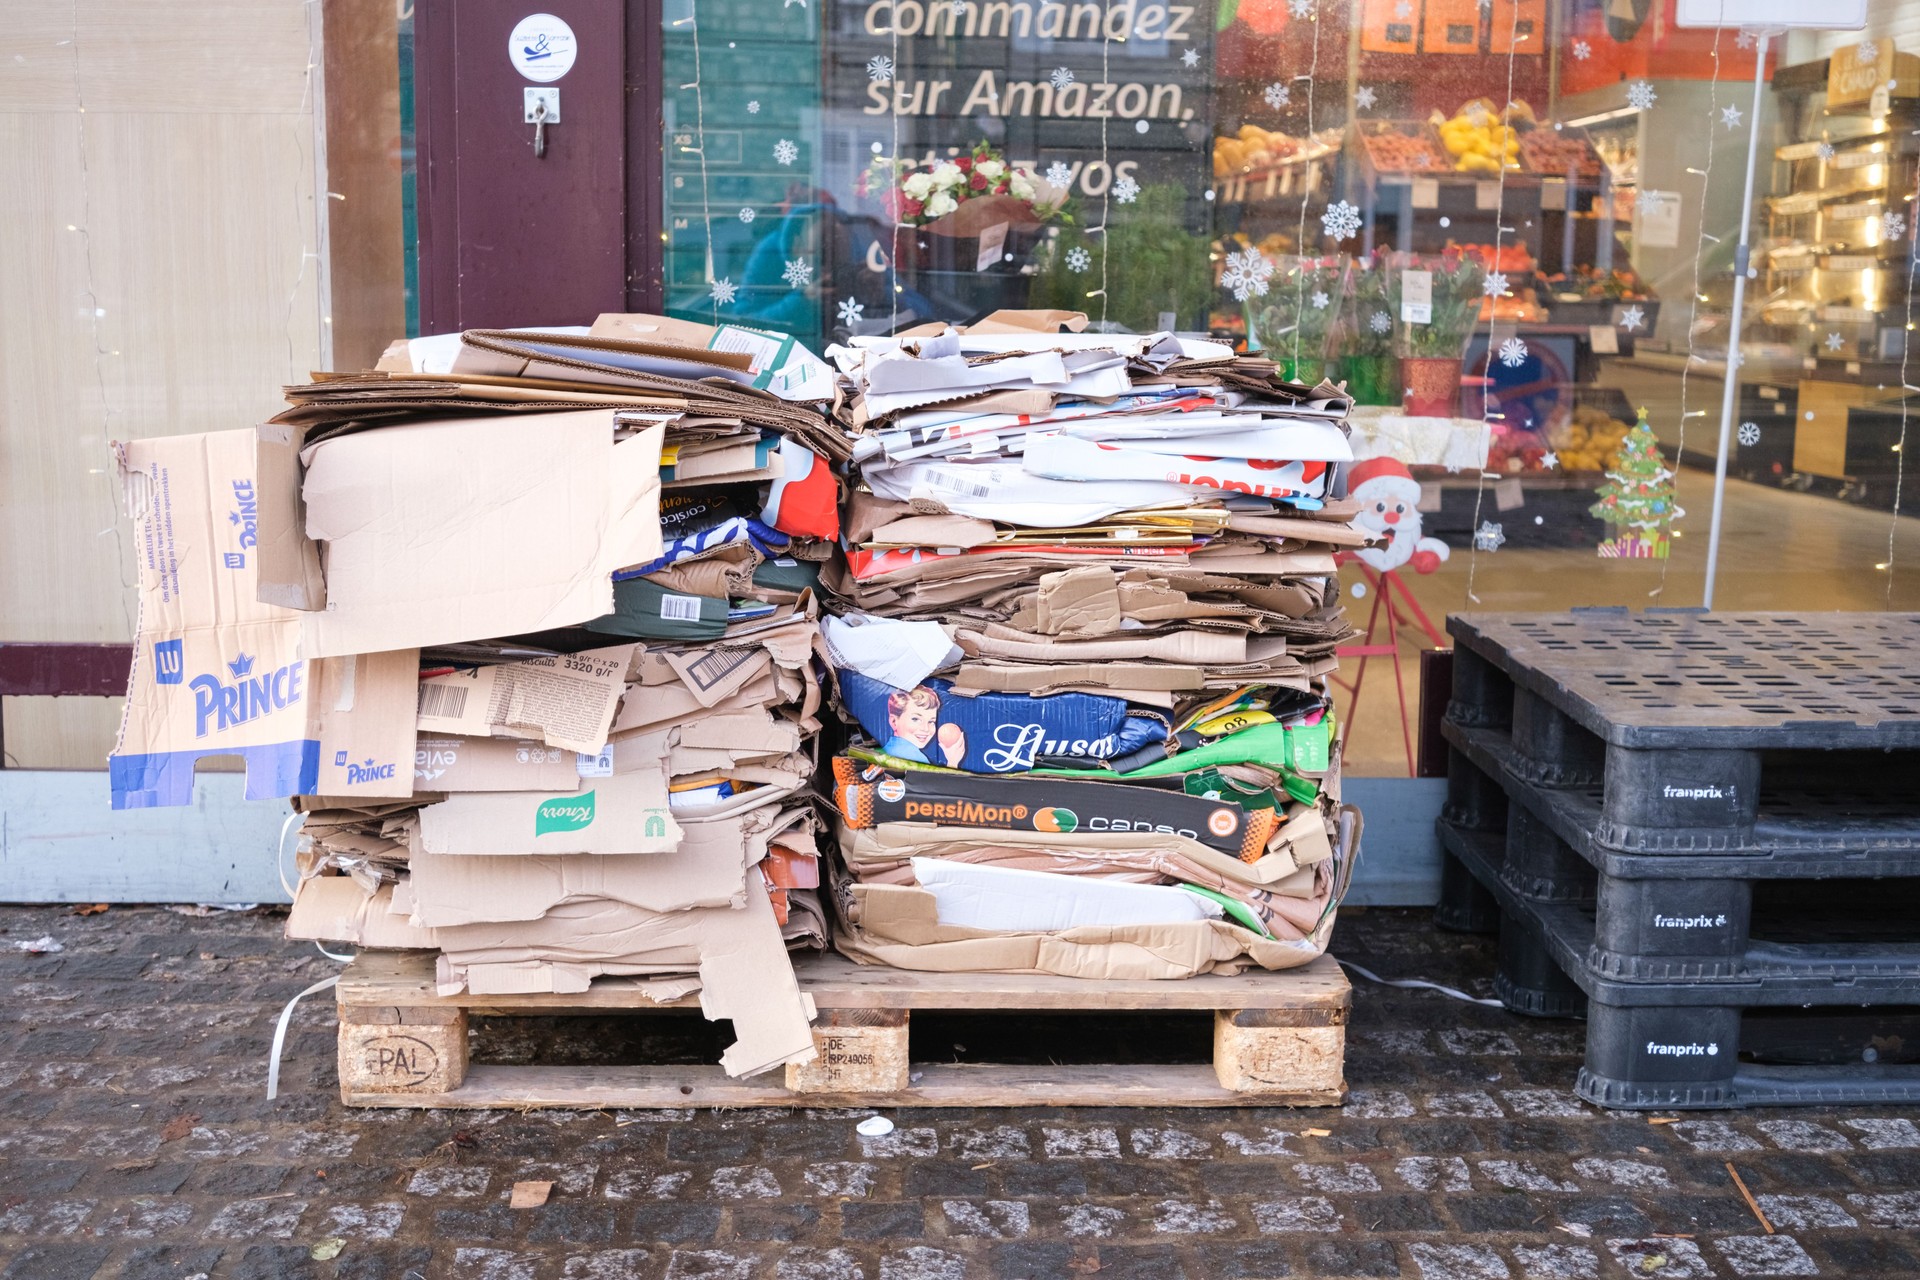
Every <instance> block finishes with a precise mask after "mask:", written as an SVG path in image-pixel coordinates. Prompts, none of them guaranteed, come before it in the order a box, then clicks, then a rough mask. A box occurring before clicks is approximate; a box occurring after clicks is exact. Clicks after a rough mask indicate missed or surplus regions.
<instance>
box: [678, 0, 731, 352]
mask: <svg viewBox="0 0 1920 1280" xmlns="http://www.w3.org/2000/svg"><path fill="white" fill-rule="evenodd" d="M673 25H674V26H676V27H677V26H682V25H686V26H691V27H692V28H693V83H692V84H683V85H681V86H680V88H681V90H682V91H685V90H687V89H691V90H693V140H694V143H695V146H694V148H693V150H694V152H695V154H697V155H698V156H699V157H700V225H701V227H702V228H703V229H704V230H705V231H706V234H707V260H706V278H707V305H708V308H709V309H710V310H711V311H712V313H713V322H714V324H716V325H717V324H719V323H720V298H719V295H718V294H717V293H715V292H714V289H713V284H714V279H713V209H712V207H711V205H710V204H709V203H708V193H707V95H706V89H705V87H704V85H705V80H706V77H705V76H704V75H703V74H702V71H701V66H700V0H687V16H686V17H684V18H675V19H674V20H673Z"/></svg>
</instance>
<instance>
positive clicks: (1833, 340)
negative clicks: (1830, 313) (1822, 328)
mask: <svg viewBox="0 0 1920 1280" xmlns="http://www.w3.org/2000/svg"><path fill="white" fill-rule="evenodd" d="M1846 345H1847V340H1846V339H1845V338H1843V337H1841V336H1840V335H1839V334H1837V333H1829V334H1828V335H1827V350H1829V351H1838V350H1839V349H1840V348H1842V347H1844V346H1846Z"/></svg>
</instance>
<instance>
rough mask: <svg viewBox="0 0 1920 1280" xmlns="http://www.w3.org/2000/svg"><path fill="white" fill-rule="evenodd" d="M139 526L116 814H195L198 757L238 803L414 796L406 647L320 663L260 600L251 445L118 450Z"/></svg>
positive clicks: (246, 434)
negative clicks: (227, 772)
mask: <svg viewBox="0 0 1920 1280" xmlns="http://www.w3.org/2000/svg"><path fill="white" fill-rule="evenodd" d="M114 450H115V457H116V459H117V462H118V466H119V471H120V477H121V481H122V485H123V487H124V491H125V495H126V501H127V507H128V512H129V514H130V515H131V516H132V518H133V522H134V533H135V546H136V548H137V551H136V559H137V562H138V574H139V590H140V617H139V623H138V626H137V627H136V629H135V637H134V646H133V667H132V670H131V672H130V673H129V675H128V680H127V704H126V710H125V712H124V714H123V717H122V719H121V723H120V734H119V739H118V741H117V742H116V743H115V746H114V749H113V752H112V753H111V755H109V757H108V760H107V770H108V779H109V785H110V787H111V789H112V797H113V807H114V808H116V809H137V808H149V807H154V806H161V805H181V804H190V803H191V802H192V798H193V772H194V768H195V767H196V765H197V763H198V762H199V761H200V760H201V759H204V758H205V757H207V756H238V757H239V758H240V759H241V760H242V761H243V762H244V764H245V767H246V774H247V789H246V794H247V798H248V799H251V800H263V799H270V798H273V797H278V796H289V795H299V794H310V793H313V792H317V791H323V790H324V791H326V792H328V793H329V794H333V795H341V796H406V795H411V794H412V791H413V778H412V775H411V772H410V771H409V769H408V767H407V761H408V760H410V759H412V757H413V752H414V747H413V714H412V703H413V700H414V696H415V688H416V686H417V684H418V681H419V655H418V653H417V652H416V651H414V650H411V649H403V650H400V651H397V652H388V653H372V654H366V655H354V654H352V653H345V654H342V655H340V656H338V657H334V658H330V659H325V660H321V661H314V660H312V659H311V658H309V657H308V656H307V654H306V653H305V652H304V651H303V649H302V648H301V644H300V629H301V623H300V618H301V615H300V614H298V613H296V612H293V611H292V610H289V609H284V608H281V607H279V606H277V605H271V604H262V603H260V601H259V599H258V581H259V572H260V547H261V541H262V540H261V536H260V525H259V493H260V490H259V487H258V485H257V484H256V482H255V479H254V433H253V432H251V431H224V432H214V433H211V434H207V435H187V436H161V437H155V438H153V439H147V440H136V441H131V442H128V443H125V444H117V445H115V446H114Z"/></svg>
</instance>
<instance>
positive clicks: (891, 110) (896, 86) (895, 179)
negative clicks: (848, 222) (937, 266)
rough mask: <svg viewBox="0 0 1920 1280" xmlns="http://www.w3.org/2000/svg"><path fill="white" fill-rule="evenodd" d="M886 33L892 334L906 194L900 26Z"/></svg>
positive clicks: (893, 23)
mask: <svg viewBox="0 0 1920 1280" xmlns="http://www.w3.org/2000/svg"><path fill="white" fill-rule="evenodd" d="M887 31H888V33H889V34H890V36H891V38H892V39H891V44H890V46H889V47H890V48H891V49H892V50H893V77H894V78H893V80H892V81H890V82H889V83H888V85H887V92H888V95H889V98H890V101H889V102H888V104H887V107H888V110H887V115H888V117H889V118H890V119H891V121H892V124H893V150H892V152H891V153H890V154H889V155H888V157H887V172H888V174H890V175H891V177H890V178H889V181H890V182H891V184H892V189H891V190H890V191H888V193H887V195H886V197H885V199H884V200H883V201H882V204H881V207H882V208H885V207H886V205H888V204H891V205H892V206H893V218H892V222H893V226H892V229H891V244H890V245H889V246H888V250H887V277H886V279H887V304H888V307H889V308H890V309H889V311H888V312H887V332H888V333H892V332H894V331H895V330H897V329H898V328H899V327H900V290H901V289H902V287H903V286H902V285H901V283H900V215H901V213H902V212H904V210H903V209H902V208H901V206H902V204H903V203H904V202H905V201H906V198H907V193H906V192H905V191H903V190H902V189H901V187H900V182H901V180H902V179H903V178H905V177H906V170H904V169H903V168H901V165H900V23H899V22H898V21H897V20H893V19H890V20H889V21H888V22H887ZM916 234H917V233H916ZM848 328H849V329H851V328H852V326H851V325H849V326H848Z"/></svg>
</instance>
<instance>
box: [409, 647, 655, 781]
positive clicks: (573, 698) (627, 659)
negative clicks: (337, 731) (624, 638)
mask: <svg viewBox="0 0 1920 1280" xmlns="http://www.w3.org/2000/svg"><path fill="white" fill-rule="evenodd" d="M638 648H639V646H637V645H631V644H624V645H615V646H613V647H612V648H609V649H589V650H587V651H586V652H584V653H557V654H551V655H548V656H544V657H538V658H526V659H523V660H521V661H519V662H503V663H500V664H498V665H496V666H485V667H470V668H468V669H466V670H463V671H455V672H453V673H451V674H450V675H444V676H435V677H433V678H432V679H428V680H422V681H421V682H420V717H419V722H418V724H419V728H420V729H421V730H423V731H426V732H430V733H441V734H446V733H454V734H466V735H471V736H488V735H496V736H506V737H522V736H526V737H537V738H540V739H541V740H542V741H544V742H546V743H547V744H548V745H549V746H555V747H564V748H567V749H568V750H571V751H577V752H580V753H582V754H585V755H598V754H599V753H600V752H601V750H602V749H604V748H605V747H606V745H607V732H608V730H609V729H610V728H612V726H613V716H614V712H615V711H617V710H618V709H619V706H620V698H621V696H622V695H623V694H625V693H626V691H627V673H628V669H629V667H630V666H631V665H632V663H633V660H634V656H635V654H636V652H637V651H638Z"/></svg>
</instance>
